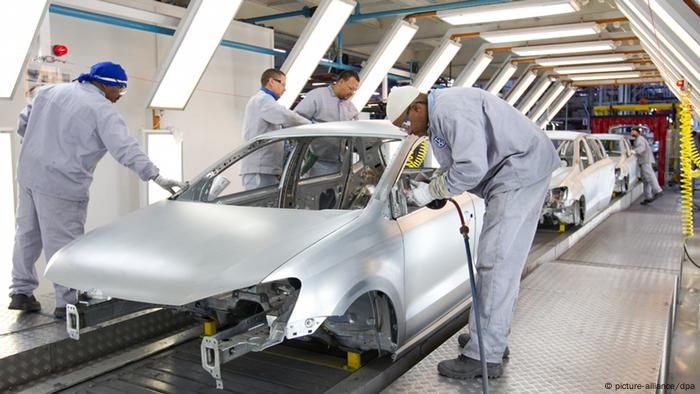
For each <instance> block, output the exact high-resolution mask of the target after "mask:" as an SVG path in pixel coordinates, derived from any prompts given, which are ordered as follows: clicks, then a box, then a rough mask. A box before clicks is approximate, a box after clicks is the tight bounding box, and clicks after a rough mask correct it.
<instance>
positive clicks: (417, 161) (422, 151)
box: [406, 140, 428, 168]
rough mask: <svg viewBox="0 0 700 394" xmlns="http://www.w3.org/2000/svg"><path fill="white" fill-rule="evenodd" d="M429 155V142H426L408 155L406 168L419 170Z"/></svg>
mask: <svg viewBox="0 0 700 394" xmlns="http://www.w3.org/2000/svg"><path fill="white" fill-rule="evenodd" d="M427 154H428V141H427V140H425V141H423V142H421V143H420V145H418V148H416V150H414V151H413V152H411V154H410V155H408V160H406V167H408V168H419V167H420V166H421V164H423V161H425V156H426V155H427Z"/></svg>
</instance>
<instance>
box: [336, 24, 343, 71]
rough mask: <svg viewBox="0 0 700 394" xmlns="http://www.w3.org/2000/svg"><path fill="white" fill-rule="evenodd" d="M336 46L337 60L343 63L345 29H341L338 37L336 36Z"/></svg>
mask: <svg viewBox="0 0 700 394" xmlns="http://www.w3.org/2000/svg"><path fill="white" fill-rule="evenodd" d="M335 46H336V51H337V53H336V56H335V61H336V62H337V63H339V64H343V31H342V30H341V31H340V32H339V33H338V37H336V38H335Z"/></svg>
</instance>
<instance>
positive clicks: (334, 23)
mask: <svg viewBox="0 0 700 394" xmlns="http://www.w3.org/2000/svg"><path fill="white" fill-rule="evenodd" d="M354 9H355V2H354V1H352V0H323V1H321V3H320V4H319V6H318V8H317V9H316V11H315V12H314V16H313V17H312V18H311V20H310V21H309V23H307V24H306V27H304V31H303V32H302V33H301V36H299V39H298V40H297V42H296V43H295V44H294V48H292V51H291V52H290V54H289V56H288V57H287V59H286V60H285V61H284V64H283V65H282V71H284V73H285V74H287V90H286V91H285V92H284V94H283V95H282V97H280V99H279V100H278V102H279V103H280V104H282V105H284V106H285V107H287V108H289V107H290V106H291V105H292V103H294V100H296V98H297V96H298V95H299V93H301V91H302V89H304V85H306V81H308V80H309V77H311V74H313V72H314V70H316V67H317V66H318V63H319V61H320V60H321V58H323V55H324V54H325V53H326V51H327V50H328V47H329V46H330V45H331V43H333V40H335V37H336V36H337V35H338V33H339V32H340V29H342V28H343V25H345V22H346V21H347V19H348V17H349V16H350V13H351V12H352V11H353V10H354Z"/></svg>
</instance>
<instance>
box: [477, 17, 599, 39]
mask: <svg viewBox="0 0 700 394" xmlns="http://www.w3.org/2000/svg"><path fill="white" fill-rule="evenodd" d="M601 30H602V29H601V25H600V24H598V23H596V22H585V23H574V24H570V25H555V26H541V27H529V28H526V29H513V30H496V31H487V32H482V33H479V37H481V38H483V39H484V40H486V41H488V42H490V43H492V44H501V43H504V42H518V41H537V40H548V39H551V38H562V37H580V36H590V35H595V34H598V33H600V31H601Z"/></svg>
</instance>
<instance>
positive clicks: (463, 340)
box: [457, 334, 510, 359]
mask: <svg viewBox="0 0 700 394" xmlns="http://www.w3.org/2000/svg"><path fill="white" fill-rule="evenodd" d="M470 339H471V337H470V336H469V334H459V336H458V337H457V343H459V347H460V348H463V347H465V346H467V342H469V340H470ZM508 356H510V349H508V346H506V350H505V351H504V352H503V358H504V359H506V358H508Z"/></svg>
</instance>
